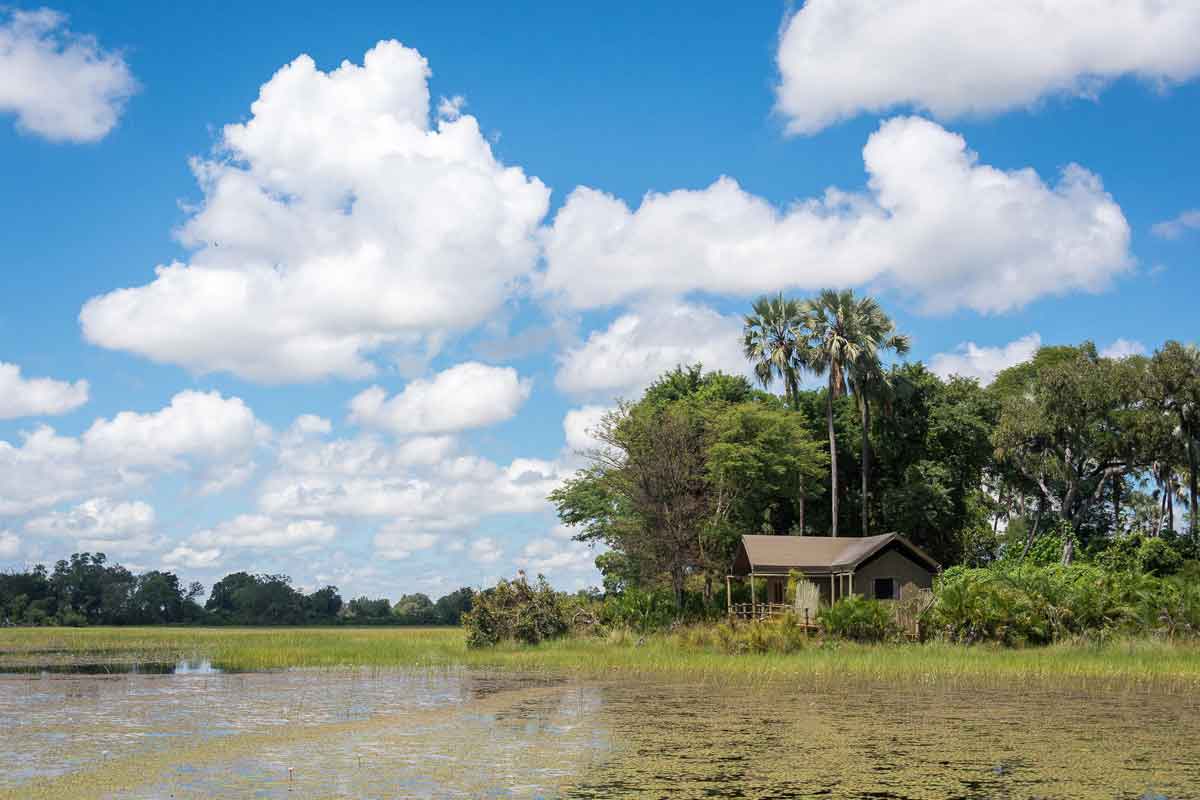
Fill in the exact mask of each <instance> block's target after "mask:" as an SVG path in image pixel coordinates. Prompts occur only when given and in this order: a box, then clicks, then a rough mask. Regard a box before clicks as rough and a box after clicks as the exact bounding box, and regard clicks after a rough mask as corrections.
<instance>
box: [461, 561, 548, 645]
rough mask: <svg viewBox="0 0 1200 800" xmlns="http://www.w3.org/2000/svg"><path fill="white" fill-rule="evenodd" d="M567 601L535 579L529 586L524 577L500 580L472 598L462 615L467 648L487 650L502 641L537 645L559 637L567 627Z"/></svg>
mask: <svg viewBox="0 0 1200 800" xmlns="http://www.w3.org/2000/svg"><path fill="white" fill-rule="evenodd" d="M570 605H571V603H570V600H569V599H568V598H567V597H566V595H563V594H560V593H558V592H556V591H554V589H553V588H551V586H550V584H549V583H547V582H546V579H545V577H543V576H541V575H538V578H537V583H536V584H534V585H532V586H531V585H530V584H529V581H527V580H526V579H525V576H524V575H520V576H518V577H517V579H516V580H513V581H507V580H501V581H500V582H499V583H497V584H496V585H495V586H494V587H492V588H491V589H486V590H484V591H483V592H481V593H480V594H478V595H476V596H475V599H474V603H473V605H472V607H471V610H470V611H468V612H467V613H465V614H463V617H462V624H463V627H464V628H466V631H467V646H468V647H488V646H491V645H495V644H498V643H500V642H503V641H517V642H523V643H525V644H537V643H538V642H541V641H543V640H545V639H554V638H557V637H559V636H562V635H563V634H565V633H566V632H567V630H568V629H569V627H570V619H571V609H570Z"/></svg>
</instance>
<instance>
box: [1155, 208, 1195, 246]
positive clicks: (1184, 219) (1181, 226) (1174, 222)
mask: <svg viewBox="0 0 1200 800" xmlns="http://www.w3.org/2000/svg"><path fill="white" fill-rule="evenodd" d="M1194 230H1200V208H1193V209H1189V210H1187V211H1184V212H1182V213H1180V214H1179V216H1177V217H1175V218H1174V219H1168V220H1163V221H1162V222H1156V223H1155V224H1154V225H1152V226H1151V227H1150V232H1151V233H1153V234H1154V235H1155V236H1157V237H1158V238H1160V239H1178V238H1180V237H1181V236H1183V235H1184V234H1185V233H1187V232H1188V231H1194Z"/></svg>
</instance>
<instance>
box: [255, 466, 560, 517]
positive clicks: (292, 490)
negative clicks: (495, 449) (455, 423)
mask: <svg viewBox="0 0 1200 800" xmlns="http://www.w3.org/2000/svg"><path fill="white" fill-rule="evenodd" d="M562 479H563V471H562V467H561V466H560V465H559V464H558V463H556V462H553V461H544V460H539V459H521V458H519V459H515V460H514V461H512V462H511V463H510V464H508V465H507V466H501V465H499V464H496V463H494V462H492V461H489V460H487V459H484V458H479V457H478V456H458V457H456V458H451V459H447V460H445V461H443V462H439V463H438V464H435V465H431V466H426V467H422V468H416V467H410V466H405V465H402V464H400V463H398V462H395V461H388V460H387V459H385V458H382V457H381V458H380V459H378V460H375V461H373V462H364V464H363V468H362V469H359V470H358V471H351V470H349V469H347V468H346V466H345V465H344V464H338V463H330V464H328V465H327V466H326V468H325V469H321V470H314V471H301V470H295V469H286V468H284V469H279V470H276V471H275V472H272V473H271V474H270V475H268V476H267V478H266V479H265V480H264V481H263V483H262V484H261V486H260V487H259V507H260V508H261V509H262V510H263V511H265V512H267V513H270V514H286V515H290V516H308V517H326V516H351V517H393V518H396V519H398V520H399V521H400V522H401V523H403V524H413V525H415V526H417V527H420V528H422V529H426V530H429V529H436V530H450V529H457V528H463V527H466V526H469V525H471V524H473V523H475V522H477V521H478V520H479V519H481V518H482V517H484V516H488V515H490V514H516V513H527V512H534V511H543V510H546V509H547V508H548V505H547V502H546V495H548V494H549V493H550V492H551V491H553V490H554V489H555V488H556V487H557V486H558V485H559V484H560V483H561V481H562Z"/></svg>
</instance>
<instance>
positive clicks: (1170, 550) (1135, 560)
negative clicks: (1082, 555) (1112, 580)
mask: <svg viewBox="0 0 1200 800" xmlns="http://www.w3.org/2000/svg"><path fill="white" fill-rule="evenodd" d="M1186 546H1187V540H1183V539H1180V538H1178V537H1170V538H1168V537H1165V536H1155V537H1147V536H1143V535H1141V534H1137V533H1135V534H1132V535H1130V536H1122V537H1120V538H1118V539H1113V540H1110V541H1108V542H1106V543H1105V546H1104V549H1103V550H1101V551H1100V552H1099V553H1098V554H1097V555H1096V557H1095V562H1096V564H1097V565H1098V566H1100V567H1103V568H1104V569H1106V570H1108V571H1110V572H1144V573H1146V574H1148V575H1156V576H1159V577H1166V576H1168V575H1174V574H1175V573H1177V572H1179V570H1180V569H1181V568H1182V567H1183V563H1184V554H1183V552H1182V550H1183V549H1184V548H1185V547H1186Z"/></svg>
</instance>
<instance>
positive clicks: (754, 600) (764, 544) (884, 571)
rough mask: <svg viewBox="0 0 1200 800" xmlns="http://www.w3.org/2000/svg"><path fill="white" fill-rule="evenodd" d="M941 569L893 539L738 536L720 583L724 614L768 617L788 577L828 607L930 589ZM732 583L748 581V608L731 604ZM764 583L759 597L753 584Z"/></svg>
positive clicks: (780, 601) (779, 603)
mask: <svg viewBox="0 0 1200 800" xmlns="http://www.w3.org/2000/svg"><path fill="white" fill-rule="evenodd" d="M940 570H941V565H939V564H938V563H937V562H936V561H934V560H933V559H932V558H930V557H929V556H928V555H927V554H926V553H925V552H924V551H922V550H921V549H920V548H919V547H917V546H916V545H914V544H913V543H912V542H910V541H909V540H908V539H905V538H904V537H903V536H901V535H900V534H898V533H885V534H882V535H880V536H860V537H854V536H839V537H832V536H770V535H767V536H743V537H742V541H741V543H740V544H739V545H738V549H737V555H736V556H735V557H734V559H733V568H732V569H731V570H730V574H729V575H727V576H726V577H725V598H726V600H725V603H726V606H727V608H728V611H729V614H730V615H733V616H742V617H750V618H760V617H763V616H770V615H771V614H772V613H773V612H775V611H781V610H784V608H785V605H784V604H785V602H786V596H787V583H788V576H789V574H790V573H792V572H796V573H800V574H802V575H804V577H806V578H807V579H808V580H809V581H811V582H812V583H814V584H816V586H817V588H818V590H819V591H820V593H821V602H822V603H825V604H829V603H832V602H833V601H835V600H838V599H840V598H842V597H846V596H847V595H850V594H857V595H860V596H862V597H867V598H873V599H876V600H892V599H895V598H896V597H898V596H899V594H900V587H901V586H903V585H905V584H909V583H913V584H916V585H917V586H919V587H921V588H924V589H929V588H932V586H933V576H934V575H935V574H937V573H938V572H939V571H940ZM734 578H738V579H743V580H744V579H746V578H750V579H751V581H750V607H749V608H748V609H747V608H742V607H735V606H734V604H733V585H732V581H733V579H734ZM756 578H757V579H764V581H765V583H766V592H765V596H763V597H759V596H758V594H757V590H756V588H755V585H754V584H755V581H754V579H756Z"/></svg>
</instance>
